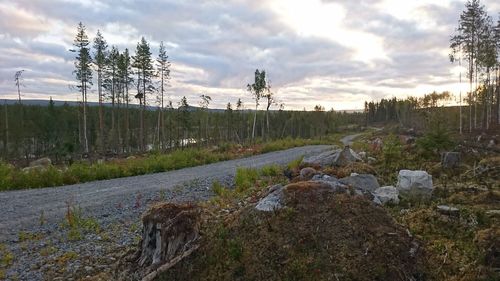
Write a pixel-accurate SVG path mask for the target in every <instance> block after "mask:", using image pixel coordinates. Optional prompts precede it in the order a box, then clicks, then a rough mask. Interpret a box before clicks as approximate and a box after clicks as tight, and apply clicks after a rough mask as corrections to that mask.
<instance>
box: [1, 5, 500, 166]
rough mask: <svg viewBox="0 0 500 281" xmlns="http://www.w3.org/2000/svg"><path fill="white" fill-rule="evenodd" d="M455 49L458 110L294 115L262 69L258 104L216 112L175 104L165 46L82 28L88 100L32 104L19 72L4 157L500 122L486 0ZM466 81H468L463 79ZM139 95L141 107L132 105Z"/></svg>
mask: <svg viewBox="0 0 500 281" xmlns="http://www.w3.org/2000/svg"><path fill="white" fill-rule="evenodd" d="M450 50H451V52H450V61H451V62H452V63H455V64H458V65H459V66H462V65H464V66H466V68H467V71H466V72H465V73H464V82H465V81H467V82H469V91H468V92H466V93H459V95H458V101H459V102H458V104H459V105H460V106H457V107H454V108H448V109H440V108H441V107H442V106H443V105H444V104H445V102H447V101H449V100H451V99H453V95H452V94H451V93H449V92H443V93H436V92H434V93H430V94H428V95H425V96H424V97H421V98H415V97H408V98H404V99H400V98H396V97H394V98H392V99H382V100H380V101H372V102H365V107H364V112H359V113H345V112H334V111H333V110H331V111H325V108H324V107H323V106H321V105H320V104H318V105H317V106H316V107H315V108H314V111H312V112H306V111H305V110H304V111H286V110H284V106H283V104H279V103H278V102H277V101H276V98H275V96H274V93H273V89H272V87H271V85H270V83H269V80H268V78H267V73H266V72H265V71H264V70H258V69H257V70H256V71H255V76H254V81H251V82H250V83H248V84H247V85H246V88H247V90H248V94H249V96H251V97H252V98H253V100H254V102H253V103H252V104H251V105H243V103H242V102H241V100H238V101H236V102H235V103H233V104H231V103H229V102H228V103H227V106H226V108H225V109H221V110H218V111H214V110H210V109H209V106H210V103H211V101H212V98H211V97H210V96H208V95H205V94H203V93H200V96H199V100H196V101H194V100H193V101H191V100H189V101H188V100H187V99H186V97H183V98H182V99H181V100H179V101H172V100H168V99H167V98H166V97H167V94H166V89H167V87H168V85H169V81H170V66H171V63H170V61H169V56H168V55H167V53H166V48H165V46H164V44H163V42H161V43H160V46H159V49H158V53H157V56H156V57H153V54H152V50H151V47H150V45H149V43H148V42H147V41H146V39H145V38H144V37H143V38H142V39H141V40H140V41H139V42H138V43H137V47H136V50H135V51H134V54H130V53H129V50H128V49H125V50H122V51H120V50H118V48H117V47H115V46H111V47H110V46H108V44H107V42H106V40H105V38H104V36H103V35H102V34H101V33H100V31H97V34H96V35H95V37H94V39H93V40H90V39H89V37H88V35H87V32H86V28H85V26H84V25H83V24H82V23H80V24H79V25H78V27H77V32H76V36H75V39H74V49H73V50H71V51H72V52H74V54H75V60H74V65H75V70H74V76H75V79H76V81H77V88H78V90H79V92H80V94H81V99H80V102H79V103H77V106H74V104H73V105H69V104H64V105H61V106H56V105H55V104H54V102H50V103H49V105H48V106H33V105H26V104H23V103H22V100H21V88H20V85H21V81H22V78H23V72H22V71H19V72H17V73H16V75H15V80H16V86H17V90H18V93H19V100H18V102H17V103H16V104H4V105H0V116H1V118H0V148H1V152H2V153H1V155H2V157H3V158H4V159H25V160H29V159H33V158H38V157H41V156H50V157H51V158H54V159H55V160H56V161H57V160H61V159H65V158H68V157H74V156H76V155H83V156H85V157H86V156H88V155H120V154H123V155H128V154H132V153H138V152H146V151H151V150H156V151H166V150H169V149H172V148H180V147H185V146H193V145H196V146H208V145H217V144H220V143H222V142H238V143H249V142H256V141H261V140H264V141H266V140H273V139H279V138H285V137H292V138H319V137H321V136H324V135H327V134H331V133H333V132H336V131H337V130H338V129H339V128H340V127H342V126H346V125H348V124H357V125H359V126H371V125H373V124H376V123H381V122H396V123H398V124H400V125H402V126H407V127H423V128H425V126H426V124H429V123H428V122H430V120H431V119H432V118H434V119H435V118H440V117H436V116H435V115H436V114H437V113H439V112H441V113H443V112H444V113H446V114H447V115H446V117H445V118H443V117H441V121H442V122H441V123H443V124H447V126H448V128H449V129H453V130H455V129H456V130H457V131H458V132H460V133H463V132H464V131H465V130H466V129H468V131H469V132H472V131H473V130H477V129H490V128H492V127H495V126H498V124H500V59H499V58H500V56H499V53H500V19H499V20H498V21H497V23H496V24H494V22H493V19H492V18H491V17H490V16H489V15H488V14H487V12H486V8H485V7H484V6H483V5H481V4H480V2H479V0H470V1H467V3H466V5H465V9H464V11H463V12H462V14H461V15H460V19H459V22H458V27H457V29H456V31H455V33H454V34H453V35H452V36H451V39H450ZM457 80H458V81H457V82H462V73H460V76H459V77H457ZM94 83H95V84H96V85H94ZM242 86H243V85H242ZM92 87H95V88H96V89H97V95H98V96H97V98H98V103H97V105H96V106H89V103H88V101H87V100H88V95H87V93H88V91H89V89H91V88H92ZM133 99H136V100H137V101H138V103H139V105H136V104H134V105H132V104H131V101H132V100H133ZM193 105H194V106H193ZM262 108H263V109H262ZM273 108H274V109H276V108H277V109H278V110H271V109H273ZM438 109H439V110H438Z"/></svg>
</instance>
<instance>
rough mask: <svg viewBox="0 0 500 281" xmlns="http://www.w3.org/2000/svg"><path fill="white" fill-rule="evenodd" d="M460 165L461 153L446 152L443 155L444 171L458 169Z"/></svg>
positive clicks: (442, 164)
mask: <svg viewBox="0 0 500 281" xmlns="http://www.w3.org/2000/svg"><path fill="white" fill-rule="evenodd" d="M459 165H460V153H458V152H444V153H443V154H441V166H442V167H443V168H444V169H453V168H457V167H458V166H459Z"/></svg>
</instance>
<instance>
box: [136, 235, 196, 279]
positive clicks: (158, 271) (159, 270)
mask: <svg viewBox="0 0 500 281" xmlns="http://www.w3.org/2000/svg"><path fill="white" fill-rule="evenodd" d="M199 247H200V245H199V244H196V245H193V246H192V247H191V248H190V249H189V250H187V251H185V252H184V253H182V255H180V256H177V257H175V258H173V259H172V260H170V262H168V263H166V264H164V265H162V266H160V267H158V268H157V269H155V270H154V271H153V272H151V273H149V274H148V275H146V276H145V277H143V278H142V279H141V281H153V280H154V279H155V278H156V277H157V276H158V274H161V273H163V272H165V271H167V270H169V269H170V268H172V267H173V266H174V265H176V264H177V263H178V262H180V261H181V260H183V259H184V258H185V257H188V256H190V255H191V254H192V253H193V252H194V251H196V250H197V249H198V248H199Z"/></svg>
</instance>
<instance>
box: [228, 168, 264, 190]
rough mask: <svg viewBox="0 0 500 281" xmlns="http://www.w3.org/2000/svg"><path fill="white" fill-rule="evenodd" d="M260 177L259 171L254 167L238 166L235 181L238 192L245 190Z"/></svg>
mask: <svg viewBox="0 0 500 281" xmlns="http://www.w3.org/2000/svg"><path fill="white" fill-rule="evenodd" d="M258 179H259V172H258V171H257V170H256V169H253V168H238V169H236V176H235V178H234V182H235V185H236V190H237V191H238V192H241V191H245V190H247V189H248V188H250V187H252V186H253V185H254V184H255V182H256V181H257V180H258Z"/></svg>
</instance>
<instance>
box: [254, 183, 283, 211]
mask: <svg viewBox="0 0 500 281" xmlns="http://www.w3.org/2000/svg"><path fill="white" fill-rule="evenodd" d="M282 202H283V186H281V185H278V186H273V187H271V193H269V194H268V195H267V196H266V197H264V198H262V199H260V201H259V203H257V205H256V206H255V209H257V210H259V211H263V212H272V211H274V210H279V209H281V208H283V204H282Z"/></svg>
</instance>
